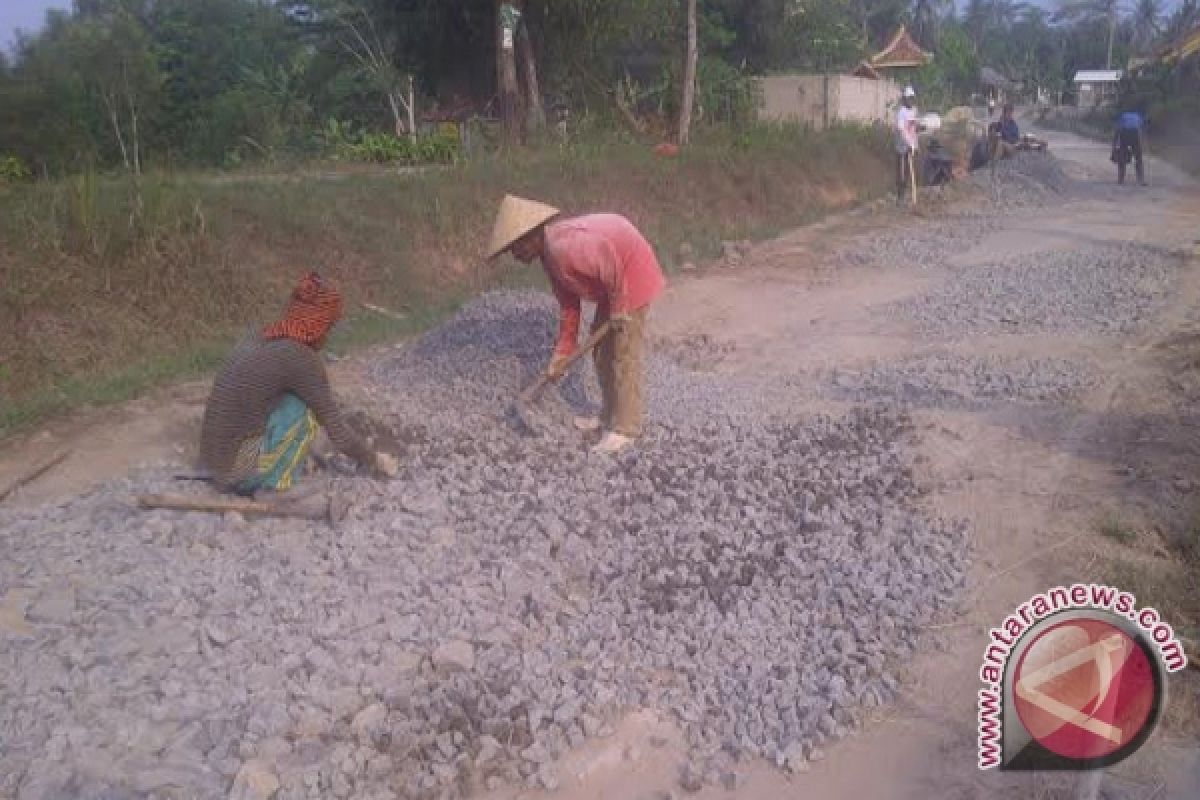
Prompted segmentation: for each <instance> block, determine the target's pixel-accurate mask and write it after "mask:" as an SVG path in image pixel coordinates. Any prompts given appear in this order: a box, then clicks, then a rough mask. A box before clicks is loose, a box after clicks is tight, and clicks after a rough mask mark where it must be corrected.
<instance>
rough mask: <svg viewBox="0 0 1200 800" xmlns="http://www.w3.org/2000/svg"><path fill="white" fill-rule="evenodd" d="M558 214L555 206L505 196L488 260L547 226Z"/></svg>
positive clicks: (489, 249)
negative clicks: (532, 232) (541, 227)
mask: <svg viewBox="0 0 1200 800" xmlns="http://www.w3.org/2000/svg"><path fill="white" fill-rule="evenodd" d="M558 214H559V211H558V209H557V208H554V207H553V206H548V205H545V204H543V203H536V202H534V201H533V200H525V199H524V198H521V197H515V196H513V195H511V194H510V195H507V196H505V198H504V202H502V203H501V204H500V213H499V214H497V215H496V226H495V227H494V228H492V243H491V244H490V245H488V258H495V257H496V256H498V255H500V254H501V253H503V252H504V251H505V250H507V249H508V248H509V247H511V246H512V244H513V242H515V241H516V240H517V239H520V238H521V237H522V236H524V235H525V234H527V233H529V232H530V231H532V230H534V229H536V228H537V227H538V226H540V225H543V224H545V223H546V222H548V221H549V220H550V219H551V218H553V217H556V216H558Z"/></svg>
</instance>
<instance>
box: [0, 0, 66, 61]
mask: <svg viewBox="0 0 1200 800" xmlns="http://www.w3.org/2000/svg"><path fill="white" fill-rule="evenodd" d="M70 7H71V0H0V49H4V50H11V49H12V45H13V34H15V33H16V32H17V29H18V28H20V29H21V30H24V31H29V32H33V31H36V30H38V29H39V28H41V27H42V20H43V19H44V18H45V16H46V10H47V9H50V8H62V9H67V8H70Z"/></svg>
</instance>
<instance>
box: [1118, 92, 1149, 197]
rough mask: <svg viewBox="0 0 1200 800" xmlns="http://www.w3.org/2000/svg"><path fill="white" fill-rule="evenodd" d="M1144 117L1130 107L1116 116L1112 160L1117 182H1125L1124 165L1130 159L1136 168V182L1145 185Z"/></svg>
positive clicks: (1126, 164)
mask: <svg viewBox="0 0 1200 800" xmlns="http://www.w3.org/2000/svg"><path fill="white" fill-rule="evenodd" d="M1145 131H1146V117H1145V115H1144V114H1142V112H1141V111H1140V110H1137V109H1131V110H1129V111H1125V112H1122V113H1121V115H1120V116H1118V117H1117V129H1116V131H1115V132H1114V133H1113V150H1112V160H1113V161H1114V162H1115V163H1116V165H1117V183H1125V167H1127V166H1128V165H1129V162H1130V161H1131V160H1132V161H1133V162H1134V164H1135V166H1136V168H1137V179H1138V184H1139V185H1141V186H1145V185H1146V172H1145V169H1144V167H1143V166H1142V142H1143V139H1144V138H1145Z"/></svg>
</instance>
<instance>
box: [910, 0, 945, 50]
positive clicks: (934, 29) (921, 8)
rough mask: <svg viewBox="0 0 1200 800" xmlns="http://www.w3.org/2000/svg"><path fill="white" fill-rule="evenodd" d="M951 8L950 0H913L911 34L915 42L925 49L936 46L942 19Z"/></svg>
mask: <svg viewBox="0 0 1200 800" xmlns="http://www.w3.org/2000/svg"><path fill="white" fill-rule="evenodd" d="M953 8H954V6H953V4H952V0H913V6H912V19H913V36H915V37H916V39H917V43H918V44H920V45H921V46H922V47H924V48H925V49H926V50H931V49H934V48H936V47H937V40H938V33H939V32H940V29H941V24H942V20H943V19H945V18H946V16H947V12H948V11H952V10H953Z"/></svg>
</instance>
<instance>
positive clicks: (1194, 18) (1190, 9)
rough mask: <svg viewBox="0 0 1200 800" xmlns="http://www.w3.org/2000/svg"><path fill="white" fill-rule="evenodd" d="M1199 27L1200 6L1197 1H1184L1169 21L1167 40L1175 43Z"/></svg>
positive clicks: (1166, 32)
mask: <svg viewBox="0 0 1200 800" xmlns="http://www.w3.org/2000/svg"><path fill="white" fill-rule="evenodd" d="M1197 25H1200V4H1198V3H1197V0H1183V2H1182V3H1180V5H1179V8H1177V9H1176V10H1175V13H1174V14H1172V15H1171V19H1170V20H1168V21H1167V26H1166V30H1165V31H1164V33H1165V38H1166V40H1167V41H1169V42H1170V41H1174V40H1176V39H1178V38H1179V37H1180V36H1183V35H1184V34H1185V33H1187V32H1188V31H1190V30H1191V29H1192V28H1194V27H1196V26H1197Z"/></svg>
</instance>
